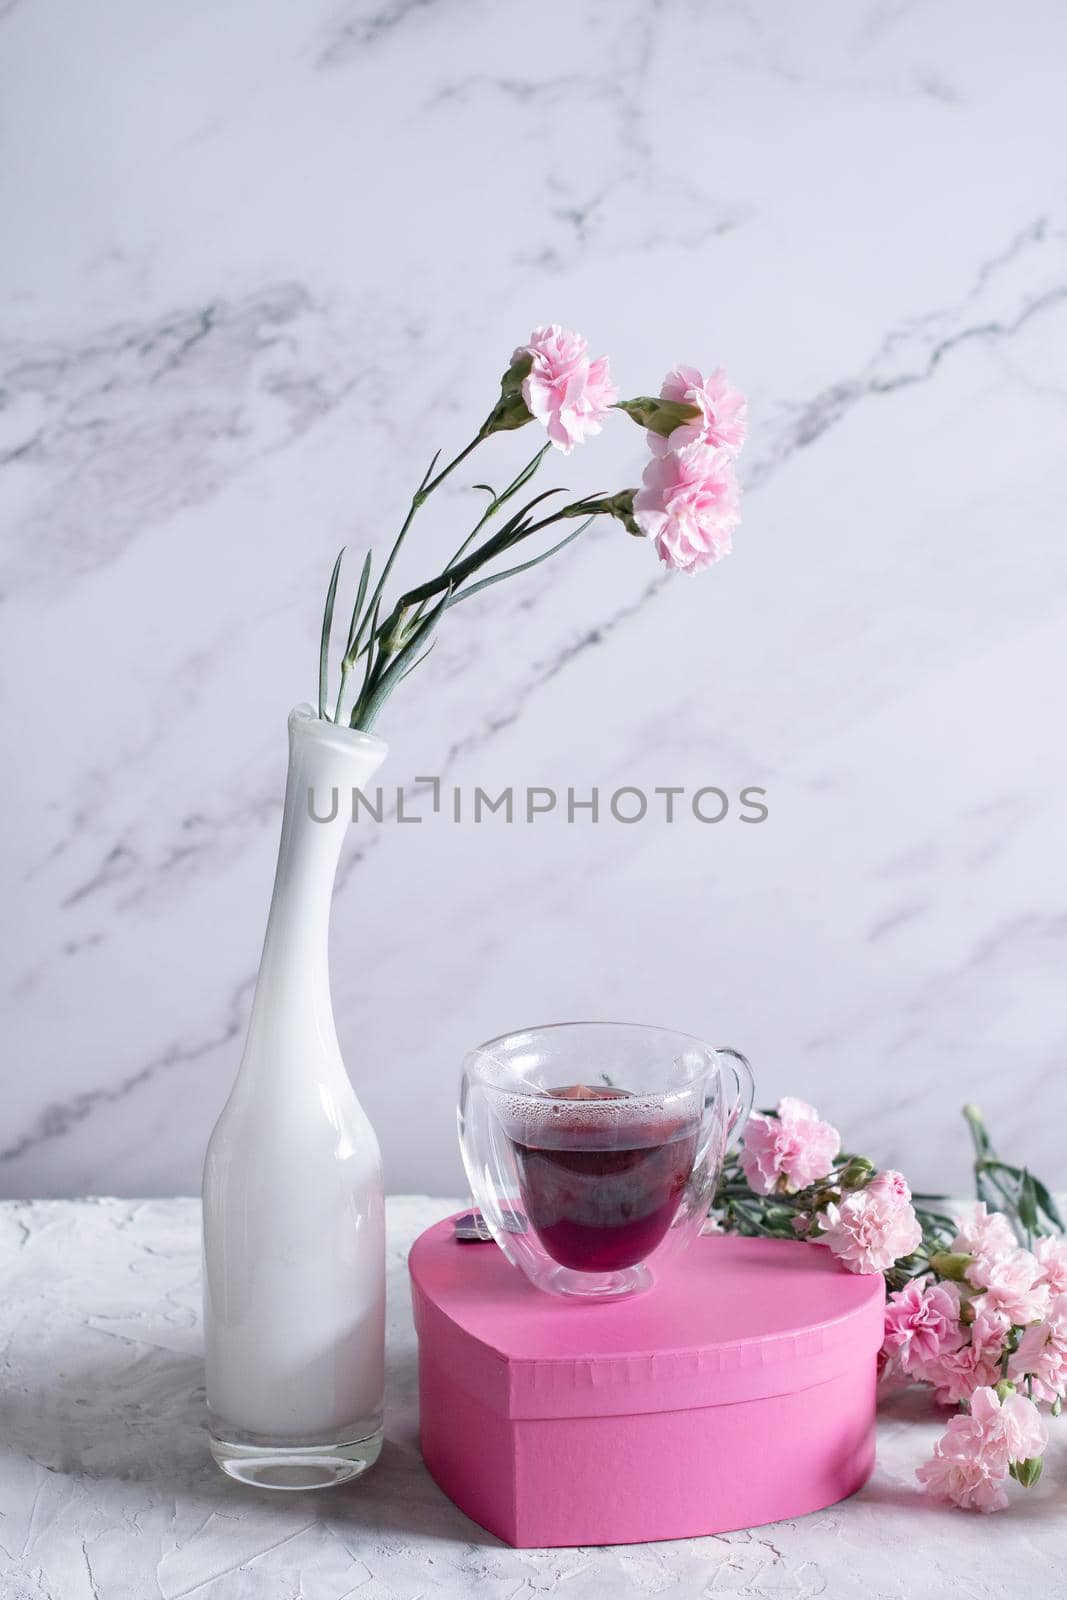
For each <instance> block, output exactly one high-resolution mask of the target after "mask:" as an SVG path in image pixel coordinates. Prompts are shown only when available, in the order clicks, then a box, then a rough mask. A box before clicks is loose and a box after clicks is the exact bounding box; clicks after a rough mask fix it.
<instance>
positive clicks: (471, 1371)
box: [409, 1220, 885, 1548]
mask: <svg viewBox="0 0 1067 1600" xmlns="http://www.w3.org/2000/svg"><path fill="white" fill-rule="evenodd" d="M409 1268H410V1272H411V1283H412V1296H413V1300H414V1309H415V1326H416V1329H417V1331H418V1336H419V1399H420V1441H421V1445H422V1453H423V1456H424V1458H425V1461H426V1465H427V1466H428V1468H429V1470H430V1472H431V1473H432V1475H433V1477H434V1478H435V1480H436V1481H437V1483H438V1484H439V1485H440V1487H441V1488H442V1489H443V1490H444V1491H445V1493H446V1494H447V1495H449V1496H450V1498H451V1499H452V1500H454V1501H455V1503H456V1504H457V1505H458V1506H459V1507H460V1508H461V1509H462V1510H463V1511H465V1512H466V1513H467V1515H468V1516H470V1517H472V1518H473V1519H474V1521H475V1522H478V1523H480V1524H481V1525H482V1527H484V1528H487V1529H488V1530H489V1531H490V1532H491V1533H495V1534H497V1535H498V1536H499V1537H500V1538H501V1539H505V1540H506V1541H507V1542H508V1543H509V1544H512V1545H516V1546H519V1547H521V1548H541V1547H551V1546H558V1545H599V1544H633V1543H638V1542H643V1541H645V1540H650V1539H680V1538H687V1537H692V1536H696V1535H700V1534H711V1533H723V1532H726V1531H728V1530H729V1529H733V1528H746V1527H753V1526H756V1525H758V1524H760V1523H765V1522H775V1521H778V1520H779V1519H781V1518H783V1517H795V1516H799V1515H801V1514H802V1513H804V1512H807V1511H815V1510H818V1509H819V1508H820V1507H822V1506H827V1505H830V1504H832V1503H833V1502H834V1501H836V1500H841V1499H843V1498H844V1497H845V1496H846V1495H849V1494H852V1493H853V1492H854V1491H855V1490H856V1489H858V1488H860V1487H861V1485H862V1484H863V1483H865V1482H866V1480H867V1477H868V1476H869V1474H870V1471H871V1468H872V1466H873V1464H874V1418H875V1388H876V1383H877V1357H878V1350H879V1347H880V1345H881V1342H882V1323H883V1308H884V1302H885V1285H884V1281H883V1279H882V1278H881V1277H880V1276H878V1275H875V1276H859V1275H857V1274H854V1273H851V1272H848V1271H846V1270H845V1269H844V1268H843V1267H842V1266H841V1265H840V1264H839V1263H838V1262H837V1261H836V1260H835V1258H834V1257H833V1256H832V1255H831V1254H830V1252H829V1250H827V1249H825V1248H822V1247H820V1246H818V1245H812V1244H802V1243H794V1242H793V1241H792V1240H778V1239H741V1238H736V1237H726V1236H724V1235H718V1234H711V1235H705V1236H703V1237H702V1238H700V1239H698V1240H697V1241H696V1242H695V1243H694V1244H693V1246H692V1248H691V1250H690V1251H689V1253H688V1254H687V1255H685V1256H683V1257H681V1258H679V1259H678V1260H676V1261H675V1262H673V1263H671V1264H670V1265H669V1266H668V1267H666V1268H664V1269H663V1270H662V1272H661V1275H660V1278H659V1281H658V1282H657V1284H656V1285H655V1287H654V1288H653V1289H651V1290H650V1291H649V1292H648V1293H647V1294H644V1295H638V1296H635V1297H634V1298H632V1299H629V1300H623V1301H618V1302H615V1303H611V1304H588V1303H581V1302H578V1303H575V1302H568V1301H566V1300H563V1299H561V1298H557V1297H555V1296H552V1295H547V1294H542V1293H541V1292H539V1291H538V1290H537V1289H535V1288H533V1287H532V1286H531V1285H530V1284H529V1283H528V1282H527V1281H526V1279H525V1278H524V1277H523V1276H522V1274H521V1273H519V1272H517V1271H516V1270H515V1268H514V1267H512V1266H510V1265H509V1263H508V1262H507V1261H506V1260H505V1258H504V1256H503V1255H502V1254H501V1252H500V1251H499V1250H498V1249H497V1248H496V1247H495V1246H494V1245H491V1244H482V1245H479V1244H463V1243H460V1242H457V1241H456V1240H455V1239H454V1237H453V1230H452V1221H451V1220H448V1221H445V1222H440V1223H438V1224H436V1226H434V1227H432V1228H429V1229H427V1231H426V1232H425V1233H424V1234H422V1236H421V1237H420V1238H419V1239H417V1240H416V1242H415V1245H414V1246H413V1248H412V1251H411V1257H410V1261H409Z"/></svg>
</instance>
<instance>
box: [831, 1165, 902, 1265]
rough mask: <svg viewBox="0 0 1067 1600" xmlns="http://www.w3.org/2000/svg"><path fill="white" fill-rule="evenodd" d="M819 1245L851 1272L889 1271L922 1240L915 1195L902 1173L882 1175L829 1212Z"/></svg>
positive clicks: (833, 1205)
mask: <svg viewBox="0 0 1067 1600" xmlns="http://www.w3.org/2000/svg"><path fill="white" fill-rule="evenodd" d="M822 1229H823V1231H822V1234H821V1235H820V1238H819V1243H820V1244H827V1245H829V1246H830V1249H831V1250H832V1251H833V1253H834V1255H835V1256H837V1257H838V1259H839V1260H841V1261H843V1262H844V1263H845V1265H846V1267H848V1269H849V1271H850V1272H885V1271H887V1270H888V1268H890V1267H891V1266H892V1265H893V1263H894V1262H895V1261H899V1260H900V1258H901V1257H902V1256H910V1255H911V1253H912V1251H913V1250H914V1249H916V1247H917V1246H918V1244H919V1243H920V1241H921V1239H922V1229H921V1228H920V1226H919V1223H918V1220H917V1218H916V1216H915V1212H914V1210H913V1209H912V1204H911V1190H910V1189H909V1188H908V1185H907V1183H906V1182H905V1180H904V1178H903V1176H902V1174H901V1173H899V1172H880V1173H879V1174H878V1176H877V1177H876V1178H874V1179H873V1180H872V1181H871V1182H870V1183H869V1184H868V1185H867V1187H866V1189H857V1190H854V1191H853V1192H852V1193H851V1194H846V1195H845V1196H844V1198H843V1199H842V1200H841V1202H840V1204H837V1205H835V1204H831V1205H828V1206H827V1207H826V1210H825V1212H824V1213H823V1218H822Z"/></svg>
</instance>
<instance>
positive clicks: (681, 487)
mask: <svg viewBox="0 0 1067 1600" xmlns="http://www.w3.org/2000/svg"><path fill="white" fill-rule="evenodd" d="M676 431H677V430H676ZM642 482H643V484H644V487H643V488H641V489H639V490H638V491H637V494H636V495H635V496H634V520H635V522H636V523H637V526H638V527H639V528H640V529H641V532H642V533H644V534H647V535H648V537H649V538H650V539H652V540H654V542H655V545H656V550H657V552H658V554H659V558H660V560H661V561H662V562H664V564H665V565H666V566H668V567H673V568H674V570H675V571H676V572H699V571H700V570H701V568H703V567H710V566H711V565H713V563H714V562H716V561H721V559H722V557H723V556H728V555H729V554H730V551H731V550H732V548H733V543H732V538H731V536H732V534H733V530H734V529H735V528H736V527H737V525H738V523H739V522H740V520H741V513H740V503H741V495H740V491H739V489H738V487H737V479H736V478H735V477H734V470H733V463H732V461H731V460H730V457H729V455H728V454H727V452H726V451H725V450H713V449H712V448H711V447H710V446H709V445H706V444H700V443H697V444H690V445H686V446H685V447H684V448H683V449H681V450H670V451H668V452H667V454H666V455H664V456H653V457H652V459H651V461H650V462H649V463H648V466H647V467H646V468H645V472H644V477H643V479H642Z"/></svg>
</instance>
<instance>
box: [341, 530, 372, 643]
mask: <svg viewBox="0 0 1067 1600" xmlns="http://www.w3.org/2000/svg"><path fill="white" fill-rule="evenodd" d="M371 559H372V553H371V551H370V550H368V551H367V554H366V557H365V558H364V562H363V571H362V572H361V573H360V575H359V588H358V589H357V590H356V603H355V605H354V606H353V607H352V621H351V622H350V623H349V625H348V643H347V645H346V646H345V661H346V662H347V663H348V665H349V667H351V665H352V661H353V660H354V659H355V658H354V657H353V655H352V647H353V645H354V644H355V642H356V633H357V629H358V626H359V614H360V612H361V611H362V610H363V602H364V600H365V599H366V598H367V585H368V584H369V583H370V569H371Z"/></svg>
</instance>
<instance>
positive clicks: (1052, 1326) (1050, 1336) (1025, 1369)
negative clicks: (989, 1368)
mask: <svg viewBox="0 0 1067 1600" xmlns="http://www.w3.org/2000/svg"><path fill="white" fill-rule="evenodd" d="M1008 1376H1009V1378H1010V1379H1011V1380H1012V1382H1013V1383H1020V1382H1021V1381H1022V1380H1023V1379H1024V1378H1029V1379H1030V1380H1031V1382H1032V1384H1033V1391H1034V1395H1035V1397H1036V1398H1037V1399H1038V1400H1047V1401H1048V1403H1049V1404H1050V1405H1051V1404H1052V1403H1053V1402H1054V1401H1056V1400H1058V1399H1067V1294H1061V1295H1057V1297H1056V1298H1055V1300H1053V1302H1052V1305H1051V1306H1050V1307H1049V1313H1048V1316H1047V1317H1046V1318H1045V1320H1044V1321H1043V1322H1035V1323H1033V1324H1032V1325H1031V1326H1030V1327H1029V1328H1026V1329H1025V1330H1024V1331H1023V1334H1022V1337H1021V1338H1020V1340H1019V1345H1018V1349H1017V1350H1016V1351H1015V1353H1014V1355H1012V1356H1011V1357H1010V1358H1009V1360H1008Z"/></svg>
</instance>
